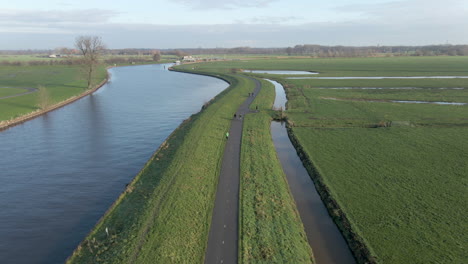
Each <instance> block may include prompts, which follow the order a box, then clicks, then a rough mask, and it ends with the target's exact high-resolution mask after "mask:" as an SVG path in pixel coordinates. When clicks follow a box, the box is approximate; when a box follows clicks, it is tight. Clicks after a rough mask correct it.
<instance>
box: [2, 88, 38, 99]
mask: <svg viewBox="0 0 468 264" xmlns="http://www.w3.org/2000/svg"><path fill="white" fill-rule="evenodd" d="M2 88H14V89H23V90H26V91H27V92H23V93H17V94H13V95H8V96H3V97H0V99H6V98H12V97H17V96H21V95H25V94H30V93H35V92H37V90H38V89H37V88H23V87H21V88H20V87H0V89H2Z"/></svg>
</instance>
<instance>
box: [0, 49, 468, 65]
mask: <svg viewBox="0 0 468 264" xmlns="http://www.w3.org/2000/svg"><path fill="white" fill-rule="evenodd" d="M38 53H42V54H62V55H69V56H73V55H80V54H82V52H80V50H78V49H70V48H64V47H60V48H56V49H54V50H18V51H14V50H8V51H0V55H35V54H38ZM223 54H245V55H248V54H252V55H260V54H265V55H282V56H285V55H288V56H311V57H373V56H468V45H449V44H448V45H429V46H365V47H355V46H323V45H311V44H305V45H296V46H294V47H286V48H284V47H283V48H252V47H235V48H183V49H103V50H102V51H101V55H109V56H112V55H127V56H135V58H132V60H133V61H134V60H135V59H138V57H139V56H148V55H149V56H153V57H155V59H156V60H158V58H160V56H161V55H173V56H175V57H178V58H180V57H183V56H186V55H223ZM0 60H1V58H0ZM61 61H62V60H61ZM119 62H123V61H119ZM53 63H57V64H61V63H65V64H67V63H71V62H53ZM2 64H3V63H2ZM16 64H18V63H16Z"/></svg>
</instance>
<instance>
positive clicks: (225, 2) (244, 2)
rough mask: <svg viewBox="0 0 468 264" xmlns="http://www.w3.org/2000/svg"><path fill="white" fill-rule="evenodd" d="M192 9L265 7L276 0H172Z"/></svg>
mask: <svg viewBox="0 0 468 264" xmlns="http://www.w3.org/2000/svg"><path fill="white" fill-rule="evenodd" d="M173 1H174V2H176V3H180V4H183V5H186V6H189V7H191V8H193V9H235V8H242V7H247V8H251V7H266V6H268V5H269V4H270V3H272V2H276V1H278V0H173Z"/></svg>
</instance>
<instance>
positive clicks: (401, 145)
mask: <svg viewBox="0 0 468 264" xmlns="http://www.w3.org/2000/svg"><path fill="white" fill-rule="evenodd" d="M293 131H294V134H296V135H297V137H298V138H299V140H300V143H301V145H302V146H303V147H304V148H305V150H306V152H307V154H308V156H309V157H310V158H311V160H312V162H313V163H314V164H315V166H316V168H317V170H318V171H319V173H320V174H321V175H322V176H323V181H324V183H325V184H326V185H327V186H328V187H329V188H330V190H331V194H332V196H333V197H334V198H335V199H336V200H337V201H338V202H339V203H340V205H341V207H342V209H343V211H344V212H345V213H346V215H347V216H348V218H349V219H351V222H352V224H353V225H354V228H355V230H357V231H358V233H359V234H360V235H361V236H362V237H363V238H364V239H365V241H367V244H368V246H369V247H371V249H372V251H373V252H375V254H376V256H377V260H378V262H379V263H464V262H465V261H466V258H467V255H466V249H465V248H464V247H465V245H466V232H467V226H466V219H467V218H468V214H467V212H466V201H467V199H468V193H467V192H466V187H467V184H468V180H467V175H468V164H467V163H466V161H467V160H468V153H467V151H466V150H467V149H468V138H467V137H466V135H467V129H466V128H387V129H364V128H353V129H311V128H298V127H295V128H294V129H293Z"/></svg>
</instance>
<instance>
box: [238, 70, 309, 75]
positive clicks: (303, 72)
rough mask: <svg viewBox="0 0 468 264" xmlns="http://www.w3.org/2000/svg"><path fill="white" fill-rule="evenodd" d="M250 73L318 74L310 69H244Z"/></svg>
mask: <svg viewBox="0 0 468 264" xmlns="http://www.w3.org/2000/svg"><path fill="white" fill-rule="evenodd" d="M246 72H251V73H266V74H284V75H306V74H318V72H310V71H278V70H272V71H270V70H246Z"/></svg>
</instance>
